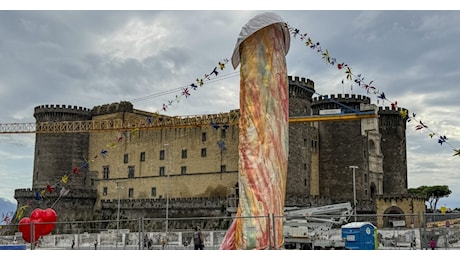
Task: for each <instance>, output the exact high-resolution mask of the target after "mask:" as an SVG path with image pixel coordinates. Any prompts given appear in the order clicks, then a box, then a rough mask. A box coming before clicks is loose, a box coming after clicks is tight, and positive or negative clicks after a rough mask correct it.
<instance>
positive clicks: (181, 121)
mask: <svg viewBox="0 0 460 260" xmlns="http://www.w3.org/2000/svg"><path fill="white" fill-rule="evenodd" d="M377 117H378V115H377V114H375V113H370V112H369V113H367V112H363V113H354V114H335V115H316V116H303V117H291V118H289V123H309V122H320V121H340V120H358V119H366V118H377ZM239 118H240V117H239V114H238V113H236V112H230V113H222V114H215V115H204V116H186V117H178V116H176V117H147V118H145V119H107V120H87V121H59V122H36V123H5V124H0V134H31V133H58V132H59V133H78V132H98V131H124V130H132V129H138V130H142V129H160V128H192V127H200V126H206V125H210V124H212V123H214V124H227V125H237V124H238V123H239Z"/></svg>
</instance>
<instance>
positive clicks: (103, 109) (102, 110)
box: [91, 101, 134, 116]
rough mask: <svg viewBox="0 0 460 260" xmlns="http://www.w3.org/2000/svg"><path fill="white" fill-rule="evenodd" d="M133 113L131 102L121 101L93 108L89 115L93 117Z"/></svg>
mask: <svg viewBox="0 0 460 260" xmlns="http://www.w3.org/2000/svg"><path fill="white" fill-rule="evenodd" d="M133 111H134V107H133V104H132V103H131V102H129V101H121V102H115V103H112V104H105V105H101V106H95V107H94V108H93V109H92V110H91V113H92V115H93V116H98V115H106V114H112V113H120V112H129V113H132V112H133Z"/></svg>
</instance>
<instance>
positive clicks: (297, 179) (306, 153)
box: [286, 76, 319, 196]
mask: <svg viewBox="0 0 460 260" xmlns="http://www.w3.org/2000/svg"><path fill="white" fill-rule="evenodd" d="M314 92H315V90H314V82H313V81H311V80H309V79H305V78H299V77H292V76H289V117H290V118H292V117H305V116H310V115H311V102H312V96H313V93H314ZM317 143H318V136H317V131H316V128H315V127H313V126H312V125H311V123H295V124H290V125H289V161H288V175H287V180H286V193H287V194H286V195H287V196H290V195H302V196H309V195H312V194H313V195H318V194H319V190H318V189H319V187H318V150H317Z"/></svg>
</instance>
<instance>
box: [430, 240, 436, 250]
mask: <svg viewBox="0 0 460 260" xmlns="http://www.w3.org/2000/svg"><path fill="white" fill-rule="evenodd" d="M430 248H431V250H434V249H435V248H436V240H434V238H431V240H430Z"/></svg>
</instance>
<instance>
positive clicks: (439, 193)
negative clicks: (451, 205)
mask: <svg viewBox="0 0 460 260" xmlns="http://www.w3.org/2000/svg"><path fill="white" fill-rule="evenodd" d="M407 191H408V192H409V194H413V195H418V196H422V197H424V198H425V200H426V201H428V203H429V204H430V210H431V211H432V212H434V211H435V210H436V207H437V205H438V201H439V199H441V198H447V197H449V195H450V194H451V193H452V191H451V190H449V186H447V185H436V186H420V187H418V188H409V189H408V190H407Z"/></svg>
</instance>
